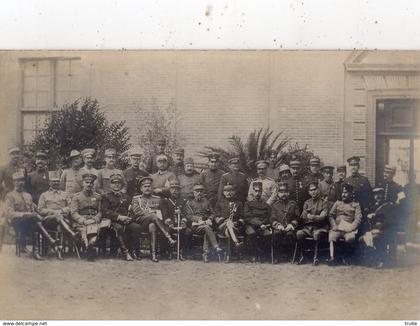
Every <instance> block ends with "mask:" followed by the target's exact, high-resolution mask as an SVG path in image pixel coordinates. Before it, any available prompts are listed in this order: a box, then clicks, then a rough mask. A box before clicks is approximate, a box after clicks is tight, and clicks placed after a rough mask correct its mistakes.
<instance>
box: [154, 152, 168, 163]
mask: <svg viewBox="0 0 420 326" xmlns="http://www.w3.org/2000/svg"><path fill="white" fill-rule="evenodd" d="M159 161H168V157H167V156H166V155H165V154H159V155H158V156H156V162H159Z"/></svg>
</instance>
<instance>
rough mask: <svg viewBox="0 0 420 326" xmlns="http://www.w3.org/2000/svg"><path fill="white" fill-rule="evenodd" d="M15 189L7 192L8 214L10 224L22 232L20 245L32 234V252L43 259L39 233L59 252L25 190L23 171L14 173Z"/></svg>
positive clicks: (35, 256)
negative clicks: (40, 251) (38, 237)
mask: <svg viewBox="0 0 420 326" xmlns="http://www.w3.org/2000/svg"><path fill="white" fill-rule="evenodd" d="M12 180H13V185H14V189H13V190H12V191H10V192H8V193H7V195H6V197H5V206H6V216H7V219H8V221H9V223H10V225H11V226H12V227H13V228H14V229H15V231H16V233H17V234H20V241H21V243H19V244H18V245H19V246H23V241H24V240H25V237H26V236H27V235H31V236H32V248H33V250H32V253H33V257H34V258H35V259H36V260H43V258H42V257H41V256H40V254H39V247H38V241H37V240H36V239H37V234H38V232H41V233H42V235H43V236H44V237H45V238H46V239H47V241H48V242H49V243H50V245H51V246H52V248H53V250H54V251H55V252H56V253H58V252H59V250H58V248H57V246H56V243H55V240H54V239H53V238H52V237H51V236H50V235H49V234H48V232H47V230H45V228H44V226H43V225H42V217H41V216H40V215H39V214H38V212H37V207H36V205H35V204H34V202H33V201H32V197H31V195H30V194H29V193H27V192H25V191H23V188H24V184H25V175H24V173H23V171H19V172H15V173H13V175H12Z"/></svg>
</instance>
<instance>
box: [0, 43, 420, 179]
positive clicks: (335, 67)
mask: <svg viewBox="0 0 420 326" xmlns="http://www.w3.org/2000/svg"><path fill="white" fill-rule="evenodd" d="M419 90H420V52H415V51H399V52H398V51H3V52H0V110H1V111H0V112H1V117H2V118H1V119H0V125H1V130H2V137H1V141H0V142H1V143H0V146H1V147H0V152H1V154H0V155H1V160H2V161H3V160H5V155H6V153H7V150H6V149H7V146H8V145H9V144H10V143H17V144H21V145H24V144H26V143H28V142H30V140H31V139H32V137H33V136H34V135H35V134H36V132H37V130H39V128H40V127H41V126H42V123H43V121H45V118H46V117H47V116H48V114H49V113H50V112H51V111H53V110H57V109H58V108H60V107H61V105H63V104H64V103H69V102H72V101H74V100H75V99H77V98H82V97H86V96H90V97H94V98H97V99H98V101H99V103H100V104H101V106H102V107H103V109H104V111H105V112H106V115H107V117H108V118H109V119H110V120H126V121H127V126H128V127H129V128H130V132H131V133H132V134H133V136H135V135H136V133H141V130H139V128H138V125H139V121H141V119H142V117H141V115H139V108H149V107H161V108H165V107H168V106H174V107H175V109H176V112H177V116H178V117H179V120H178V122H177V125H176V128H177V130H179V132H180V133H181V134H182V136H183V137H184V139H185V141H186V144H185V145H186V146H185V149H186V154H187V155H188V156H194V155H195V153H196V151H197V150H200V149H202V147H203V146H205V145H216V146H221V145H225V144H226V143H227V138H228V137H229V136H231V135H234V134H235V135H239V136H246V135H247V134H248V133H249V132H250V131H252V130H254V129H259V128H261V127H269V128H271V129H273V130H275V131H284V135H285V136H289V137H292V139H293V141H296V142H298V143H301V144H308V146H309V147H310V149H311V150H313V151H314V152H315V153H316V154H317V155H319V156H320V157H321V158H322V160H323V162H324V163H325V164H333V165H337V164H342V163H343V162H345V159H346V158H347V157H349V156H351V155H359V156H361V157H362V162H361V163H362V170H364V171H365V173H366V174H367V175H368V177H369V178H371V179H372V180H374V179H375V178H376V177H377V175H378V174H379V172H378V171H380V169H381V168H382V167H383V165H384V164H386V163H391V164H394V165H396V166H397V167H398V175H397V177H398V178H399V180H401V182H403V181H404V180H406V178H407V173H408V170H409V169H413V170H415V172H417V174H419V173H420V166H419V165H420V157H419V155H420V154H419V152H420V141H419V137H420V132H419V130H420V122H419V120H420V113H419V105H418V99H419V95H420V92H419ZM133 139H136V138H135V137H133ZM419 178H420V175H418V180H419Z"/></svg>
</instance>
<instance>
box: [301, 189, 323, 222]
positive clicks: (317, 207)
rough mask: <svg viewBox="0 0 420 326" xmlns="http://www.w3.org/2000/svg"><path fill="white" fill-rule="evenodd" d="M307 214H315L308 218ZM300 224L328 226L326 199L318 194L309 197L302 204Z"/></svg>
mask: <svg viewBox="0 0 420 326" xmlns="http://www.w3.org/2000/svg"><path fill="white" fill-rule="evenodd" d="M308 214H311V215H315V217H314V218H311V219H309V218H308ZM300 218H301V221H300V224H301V226H302V227H307V226H310V227H314V228H324V229H326V228H327V227H328V223H329V221H328V201H327V200H325V199H324V198H322V197H321V196H319V197H318V198H316V199H313V198H310V199H308V200H307V201H306V202H305V204H304V205H303V210H302V214H301V216H300Z"/></svg>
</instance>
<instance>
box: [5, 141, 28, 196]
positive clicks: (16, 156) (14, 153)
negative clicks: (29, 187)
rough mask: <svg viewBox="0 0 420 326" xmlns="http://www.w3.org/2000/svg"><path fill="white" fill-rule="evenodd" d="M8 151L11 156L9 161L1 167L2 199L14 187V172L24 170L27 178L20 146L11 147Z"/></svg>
mask: <svg viewBox="0 0 420 326" xmlns="http://www.w3.org/2000/svg"><path fill="white" fill-rule="evenodd" d="M8 153H9V157H10V161H9V163H8V164H7V165H5V166H3V167H2V168H0V199H4V197H5V196H6V194H7V193H8V192H9V191H12V190H13V189H14V187H13V173H15V172H19V171H22V172H23V174H24V178H25V179H26V171H25V170H24V169H23V168H22V167H21V164H20V154H21V153H20V149H19V148H18V147H11V148H9V151H8Z"/></svg>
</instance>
